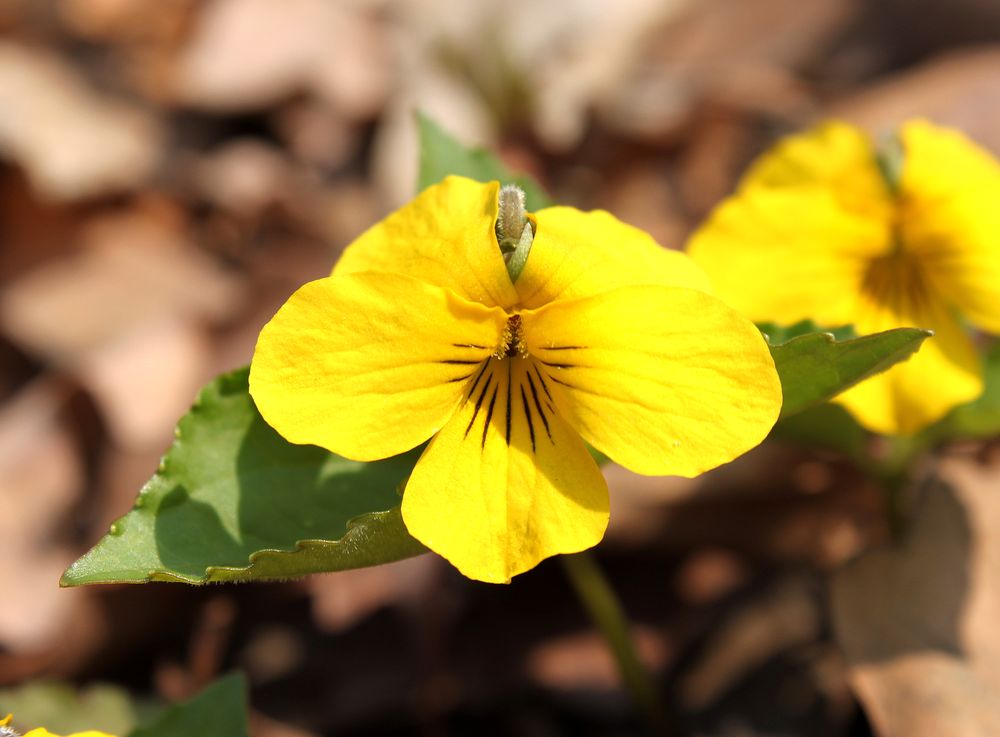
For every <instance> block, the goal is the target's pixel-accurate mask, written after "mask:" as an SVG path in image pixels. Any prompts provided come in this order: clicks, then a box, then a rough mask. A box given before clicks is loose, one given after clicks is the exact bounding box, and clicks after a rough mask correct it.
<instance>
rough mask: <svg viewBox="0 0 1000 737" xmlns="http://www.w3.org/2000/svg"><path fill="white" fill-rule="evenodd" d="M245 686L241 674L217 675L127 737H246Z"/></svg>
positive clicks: (246, 709) (246, 708) (246, 706)
mask: <svg viewBox="0 0 1000 737" xmlns="http://www.w3.org/2000/svg"><path fill="white" fill-rule="evenodd" d="M246 691H247V686H246V682H245V680H244V678H243V676H242V675H240V674H238V673H234V674H233V675H231V676H226V677H225V678H220V679H219V680H218V681H216V682H215V683H213V684H212V685H210V686H208V687H207V688H206V689H205V690H204V691H202V692H201V693H200V694H198V695H197V696H195V697H194V698H193V699H191V700H190V701H185V702H184V703H183V704H177V705H176V706H172V707H170V708H168V709H166V710H165V711H164V712H163V713H162V714H160V716H159V717H157V718H156V719H155V720H153V723H152V724H150V725H149V726H146V727H140V728H138V729H136V730H133V731H132V733H131V734H130V735H129V737H247V736H248V734H249V730H248V726H247V711H248V704H247V694H246Z"/></svg>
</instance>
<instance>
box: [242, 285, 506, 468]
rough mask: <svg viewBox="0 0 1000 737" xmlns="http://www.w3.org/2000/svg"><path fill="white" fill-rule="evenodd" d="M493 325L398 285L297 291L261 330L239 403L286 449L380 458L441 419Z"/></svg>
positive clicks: (499, 321) (491, 346)
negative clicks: (250, 406)
mask: <svg viewBox="0 0 1000 737" xmlns="http://www.w3.org/2000/svg"><path fill="white" fill-rule="evenodd" d="M505 324H506V316H505V315H504V313H503V311H502V310H500V309H498V308H493V309H488V308H486V307H483V306H482V305H480V304H476V303H474V302H467V301H466V300H463V299H461V298H459V297H457V296H455V295H454V294H452V293H451V292H448V291H446V290H444V289H440V288H438V287H434V286H431V285H430V284H427V283H425V282H421V281H418V280H416V279H412V278H410V277H406V276H398V275H393V274H375V273H368V274H352V275H347V276H332V277H327V278H326V279H320V280H318V281H314V282H310V283H309V284H306V285H305V286H303V287H301V288H300V289H299V290H298V291H297V292H295V294H293V295H292V296H291V297H290V298H289V299H288V301H287V302H286V303H285V304H284V305H283V306H282V308H281V309H280V310H278V313H277V314H276V315H275V316H274V317H273V318H272V319H271V321H270V322H269V323H268V324H267V325H265V326H264V329H263V330H262V331H261V334H260V338H259V339H258V341H257V348H256V350H255V352H254V357H253V361H252V363H251V364H250V394H251V395H252V396H253V398H254V401H255V402H256V403H257V407H258V409H259V410H260V412H261V414H262V415H263V417H264V419H265V420H266V421H267V423H268V424H269V425H271V426H272V427H273V428H274V429H275V430H277V431H278V432H279V433H281V435H283V436H284V437H285V438H287V439H288V440H290V441H291V442H293V443H310V444H313V445H319V446H322V447H324V448H327V449H328V450H331V451H333V452H334V453H338V454H340V455H343V456H345V457H347V458H351V459H354V460H359V461H367V460H375V459H378V458H386V457H388V456H392V455H395V454H397V453H401V452H403V451H406V450H409V449H410V448H413V447H415V446H417V445H419V444H420V443H421V442H423V441H424V440H426V439H427V438H429V437H430V436H431V435H433V434H434V433H435V432H436V431H437V430H438V429H439V428H441V427H442V426H443V425H444V424H445V422H447V421H448V418H449V417H451V415H452V413H453V412H454V411H455V408H456V406H457V405H458V402H459V400H460V399H461V396H462V391H463V387H464V385H465V384H464V382H465V381H466V380H467V379H469V378H470V377H471V376H472V375H474V374H475V372H476V371H477V369H478V367H479V364H481V363H482V362H483V361H484V360H485V359H486V358H487V357H488V356H489V355H490V354H491V353H492V352H493V351H494V350H495V348H496V345H497V343H498V341H499V338H500V334H501V332H502V331H503V328H504V325H505Z"/></svg>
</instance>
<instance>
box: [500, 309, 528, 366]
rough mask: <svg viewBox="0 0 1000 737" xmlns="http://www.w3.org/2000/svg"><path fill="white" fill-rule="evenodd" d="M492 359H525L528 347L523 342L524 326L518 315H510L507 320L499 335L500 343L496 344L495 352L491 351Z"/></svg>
mask: <svg viewBox="0 0 1000 737" xmlns="http://www.w3.org/2000/svg"><path fill="white" fill-rule="evenodd" d="M493 357H494V358H515V357H520V358H527V357H528V346H527V344H526V343H525V342H524V326H523V324H522V323H521V316H520V315H511V316H510V317H508V318H507V324H506V325H504V328H503V332H502V333H501V334H500V342H499V343H497V347H496V350H495V351H493Z"/></svg>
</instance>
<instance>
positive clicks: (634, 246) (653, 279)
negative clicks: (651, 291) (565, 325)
mask: <svg viewBox="0 0 1000 737" xmlns="http://www.w3.org/2000/svg"><path fill="white" fill-rule="evenodd" d="M534 221H535V226H536V228H535V239H534V242H533V243H532V245H531V253H530V254H529V256H528V261H527V263H526V264H525V266H524V270H523V271H522V272H521V275H520V276H519V277H518V279H517V282H516V283H515V284H514V286H515V287H516V289H517V293H518V297H519V299H520V306H521V307H523V308H525V309H536V308H538V307H541V306H543V305H545V304H548V303H549V302H554V301H556V300H559V299H577V298H579V297H589V296H591V295H593V294H598V293H600V292H606V291H608V290H611V289H615V288H617V287H621V286H626V285H635V284H659V285H662V286H671V287H688V288H691V289H698V290H701V291H703V292H708V291H710V287H709V283H708V277H707V276H706V275H705V274H704V272H702V270H701V269H699V268H698V266H696V265H695V264H694V262H693V261H691V259H690V258H688V257H687V256H686V255H685V254H683V253H680V252H679V251H672V250H670V249H668V248H663V247H662V246H660V245H659V244H658V243H657V242H656V241H654V240H653V239H652V238H651V237H650V236H649V235H648V234H647V233H644V232H643V231H641V230H639V229H638V228H634V227H632V226H631V225H626V224H625V223H623V222H621V221H620V220H618V219H617V218H615V217H614V216H613V215H611V214H610V213H608V212H605V211H603V210H595V211H592V212H581V211H580V210H577V209H575V208H572V207H549V208H546V209H544V210H541V211H539V212H538V213H536V214H535V215H534Z"/></svg>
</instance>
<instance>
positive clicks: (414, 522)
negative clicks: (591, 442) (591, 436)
mask: <svg viewBox="0 0 1000 737" xmlns="http://www.w3.org/2000/svg"><path fill="white" fill-rule="evenodd" d="M530 364H531V361H530V360H526V359H521V358H509V359H503V360H495V359H494V360H491V361H490V362H489V364H488V365H487V369H486V371H485V372H484V374H483V375H482V376H481V377H479V379H478V380H477V381H476V382H475V384H474V385H472V386H471V387H470V388H469V391H468V394H467V397H466V399H465V401H464V402H463V404H462V406H461V408H460V409H459V410H458V412H457V413H456V414H455V416H454V417H453V418H452V419H451V421H450V422H449V423H448V424H447V425H445V427H444V429H442V430H441V432H439V433H438V434H437V435H436V436H435V437H434V439H433V440H431V443H430V445H428V446H427V449H426V450H425V451H424V454H423V456H421V458H420V460H419V461H418V462H417V465H416V468H414V470H413V474H412V475H411V476H410V479H409V481H408V482H407V484H406V490H405V492H404V493H403V521H404V522H405V523H406V527H407V529H408V530H409V532H410V534H411V535H413V536H414V537H416V538H417V539H418V540H420V541H421V542H422V543H423V544H424V545H426V546H427V547H429V548H430V549H431V550H433V551H434V552H436V553H438V554H440V555H442V556H444V557H445V558H447V559H448V560H449V561H450V562H451V563H452V564H453V565H454V566H455V567H456V568H458V570H459V571H461V572H462V573H463V574H465V575H466V576H468V577H469V578H474V579H476V580H479V581H486V582H490V583H506V582H508V581H510V579H511V577H513V576H515V575H517V574H518V573H522V572H524V571H527V570H529V569H530V568H533V567H534V566H536V565H537V564H538V563H539V562H540V561H541V560H543V559H544V558H548V557H549V556H552V555H556V554H557V553H575V552H578V551H580V550H584V549H586V548H589V547H592V546H593V545H596V544H597V543H598V542H600V540H601V538H602V537H603V536H604V531H605V528H606V527H607V523H608V491H607V485H606V483H605V481H604V477H603V476H602V475H601V472H600V470H599V469H598V468H597V464H596V463H595V462H594V460H593V458H592V457H591V456H590V454H589V453H588V452H587V449H586V447H585V446H584V444H583V442H582V441H581V440H580V437H579V435H577V433H576V432H575V431H574V430H573V429H572V428H571V427H570V426H569V425H567V424H566V422H565V421H564V420H563V419H562V418H561V417H560V416H559V414H558V412H557V411H555V408H554V406H553V404H552V402H551V400H549V399H548V398H547V397H546V396H545V395H544V393H542V390H541V388H540V387H538V386H537V385H536V386H534V387H533V385H532V382H533V381H535V380H534V379H533V378H531V379H529V373H528V372H529V371H530V370H531V368H530Z"/></svg>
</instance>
